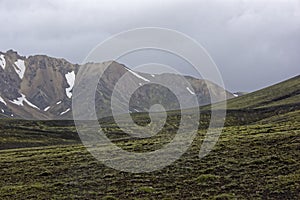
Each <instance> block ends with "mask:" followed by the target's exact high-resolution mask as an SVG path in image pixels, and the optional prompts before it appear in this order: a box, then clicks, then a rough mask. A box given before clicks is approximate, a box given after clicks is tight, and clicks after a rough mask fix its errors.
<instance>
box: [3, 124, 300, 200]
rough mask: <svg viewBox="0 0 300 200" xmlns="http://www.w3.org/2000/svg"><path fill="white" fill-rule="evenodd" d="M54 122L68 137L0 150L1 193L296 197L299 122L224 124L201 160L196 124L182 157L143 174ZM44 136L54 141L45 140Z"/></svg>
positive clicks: (136, 145) (140, 143)
mask: <svg viewBox="0 0 300 200" xmlns="http://www.w3.org/2000/svg"><path fill="white" fill-rule="evenodd" d="M37 126H40V129H42V128H41V126H43V124H37ZM56 129H57V130H61V131H62V132H63V131H66V130H69V132H70V134H69V136H70V137H68V138H64V139H65V141H66V142H63V143H55V141H54V139H53V137H50V138H52V139H53V140H49V138H48V136H47V137H46V136H45V138H46V139H45V138H44V140H43V139H41V138H39V139H38V140H39V141H41V143H40V144H38V145H37V144H35V145H34V146H35V147H29V148H15V149H14V148H11V149H3V150H1V151H0V169H1V170H0V177H1V179H0V199H300V123H299V122H297V121H295V122H280V123H267V124H253V125H241V126H228V127H225V129H224V130H223V133H222V135H221V137H220V139H219V141H218V143H217V145H216V146H215V148H214V150H213V151H212V152H211V153H210V154H209V155H208V156H206V157H205V158H203V159H201V160H200V159H199V158H198V153H199V149H200V146H201V142H202V139H203V136H204V131H199V134H198V136H197V138H196V140H195V141H194V143H193V145H192V146H191V148H190V149H189V150H188V151H187V152H186V153H185V154H184V155H183V156H182V157H181V159H179V160H178V161H176V162H175V163H173V164H172V165H170V166H168V167H166V168H164V169H163V170H160V171H156V172H152V173H142V174H131V173H125V172H120V171H116V170H114V169H111V168H108V167H106V166H105V165H103V164H102V163H100V162H98V161H97V160H95V159H94V158H93V157H92V156H91V155H90V154H89V153H88V152H87V150H86V149H85V148H84V147H83V146H82V145H81V144H80V143H79V141H78V138H77V139H76V138H75V136H74V137H73V136H72V131H74V130H71V131H70V129H67V128H63V127H60V128H56ZM16 132H17V131H16ZM14 137H18V136H14ZM14 137H7V138H14ZM55 137H56V136H55ZM55 137H54V138H55ZM57 137H59V136H57ZM170 137H171V135H170ZM3 138H5V137H4V136H3V134H2V137H1V142H2V143H3V144H4V143H5V142H4V139H3ZM7 138H6V139H7ZM30 138H31V140H32V139H33V137H32V136H31V137H30ZM47 138H48V139H47ZM24 140H25V139H24ZM43 141H44V142H45V141H52V142H53V141H54V142H53V143H51V142H50V143H49V144H47V145H48V146H44V145H41V144H42V143H43ZM76 141H77V142H76ZM159 141H160V140H159V139H152V140H151V141H150V142H149V141H148V140H146V139H145V140H118V142H116V143H117V144H118V145H119V146H121V147H123V148H124V149H128V150H134V151H136V150H137V151H138V150H141V149H142V148H143V147H144V146H145V144H146V146H147V144H148V146H147V149H149V150H151V149H155V148H156V144H157V143H158V142H159ZM28 143H30V141H29V142H28ZM12 144H13V143H12ZM15 145H17V146H18V144H15ZM19 147H23V146H19Z"/></svg>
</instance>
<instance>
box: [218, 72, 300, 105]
mask: <svg viewBox="0 0 300 200" xmlns="http://www.w3.org/2000/svg"><path fill="white" fill-rule="evenodd" d="M292 104H300V75H298V76H296V77H294V78H291V79H289V80H286V81H284V82H281V83H278V84H276V85H273V86H270V87H267V88H264V89H262V90H259V91H256V92H253V93H249V94H246V95H243V96H241V97H237V98H233V99H230V100H228V101H227V108H228V109H254V108H263V107H272V106H286V105H292ZM215 106H216V108H217V107H218V104H216V105H215Z"/></svg>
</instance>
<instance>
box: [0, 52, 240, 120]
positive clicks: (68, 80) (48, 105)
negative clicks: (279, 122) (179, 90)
mask: <svg viewBox="0 0 300 200" xmlns="http://www.w3.org/2000/svg"><path fill="white" fill-rule="evenodd" d="M105 64H106V63H88V64H86V65H94V66H95V67H94V69H97V70H99V69H100V70H101V69H103V68H104V67H105ZM79 67H80V65H78V64H72V63H70V62H68V61H66V60H65V59H62V58H52V57H49V56H46V55H35V56H29V57H25V56H20V55H19V54H18V53H17V52H15V51H13V50H9V51H7V52H6V53H3V52H0V117H1V118H5V117H13V118H23V119H71V118H72V112H71V111H72V89H73V85H74V81H75V78H76V76H77V73H78V70H79ZM82 67H85V66H82ZM126 72H130V73H127V74H128V75H129V77H130V78H129V79H130V82H128V81H127V82H126V84H124V88H123V89H124V90H126V89H127V88H128V87H130V86H131V85H133V84H135V85H136V84H139V85H142V84H144V83H145V82H151V81H152V80H155V79H163V80H164V81H166V82H168V83H169V84H172V81H173V80H175V79H176V78H177V77H178V75H175V74H155V75H154V74H146V73H140V72H134V71H132V70H130V69H129V68H127V67H126V66H124V65H122V64H120V63H117V62H112V63H111V64H110V66H109V67H108V69H107V70H106V71H105V72H104V75H103V76H102V78H101V79H100V81H99V84H98V88H101V89H99V90H97V91H98V92H97V94H96V100H95V102H96V104H95V105H96V110H97V111H98V112H97V114H98V117H99V118H101V116H103V115H105V116H107V115H110V114H111V110H109V109H107V108H110V98H111V95H112V92H113V90H114V87H115V84H116V83H117V82H118V80H119V79H120V78H121V77H122V76H123V75H124V74H125V73H126ZM89 73H91V75H92V74H93V73H94V72H93V71H91V72H89ZM185 78H186V79H187V80H188V82H189V83H190V85H191V86H192V88H186V89H187V90H188V92H190V93H191V94H193V95H196V96H197V99H198V102H199V104H200V105H205V104H209V103H211V100H210V99H211V98H210V95H209V92H208V87H209V88H210V89H211V90H212V91H213V96H214V99H215V101H217V100H218V97H220V96H221V93H222V92H224V91H223V89H222V88H221V87H219V86H218V85H216V84H214V83H212V82H209V81H205V80H201V79H196V78H193V77H188V76H187V77H185ZM226 95H227V97H228V98H232V97H234V96H233V94H231V93H230V92H227V91H226ZM157 96H159V97H164V99H165V100H164V102H160V103H163V104H164V105H166V106H167V110H170V109H177V108H178V102H177V100H176V98H174V95H172V93H170V91H168V90H167V88H165V87H161V86H159V85H154V86H151V85H146V86H143V87H141V88H139V89H138V90H137V91H136V92H134V94H133V97H132V98H131V101H130V102H131V104H130V108H129V109H130V112H144V111H147V108H149V107H150V104H151V103H153V102H150V101H149V99H153V97H157ZM117 98H118V101H119V103H120V105H121V104H122V101H123V99H122V98H123V97H122V96H118V97H117ZM147 100H148V101H147ZM186 101H188V98H187V100H186Z"/></svg>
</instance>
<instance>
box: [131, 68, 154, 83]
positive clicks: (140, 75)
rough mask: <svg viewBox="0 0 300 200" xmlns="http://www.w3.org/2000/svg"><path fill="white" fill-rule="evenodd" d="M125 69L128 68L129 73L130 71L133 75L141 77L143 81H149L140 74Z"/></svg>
mask: <svg viewBox="0 0 300 200" xmlns="http://www.w3.org/2000/svg"><path fill="white" fill-rule="evenodd" d="M127 70H128V71H129V72H130V73H132V74H133V75H134V76H136V77H137V78H139V79H142V80H144V81H146V82H150V81H149V80H148V79H146V78H145V77H142V76H141V75H139V74H137V73H135V72H134V71H131V70H130V69H127Z"/></svg>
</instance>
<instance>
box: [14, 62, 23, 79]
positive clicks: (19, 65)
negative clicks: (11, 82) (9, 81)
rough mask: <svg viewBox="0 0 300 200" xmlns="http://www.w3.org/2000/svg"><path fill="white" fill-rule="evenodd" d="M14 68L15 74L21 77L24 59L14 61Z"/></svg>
mask: <svg viewBox="0 0 300 200" xmlns="http://www.w3.org/2000/svg"><path fill="white" fill-rule="evenodd" d="M14 68H15V70H16V72H17V74H18V75H19V77H20V79H23V77H24V74H25V70H26V67H25V62H24V60H21V59H18V60H17V61H16V62H15V66H14Z"/></svg>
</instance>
